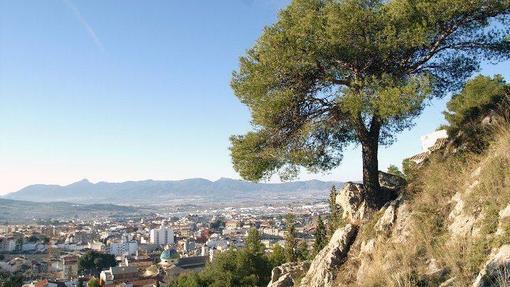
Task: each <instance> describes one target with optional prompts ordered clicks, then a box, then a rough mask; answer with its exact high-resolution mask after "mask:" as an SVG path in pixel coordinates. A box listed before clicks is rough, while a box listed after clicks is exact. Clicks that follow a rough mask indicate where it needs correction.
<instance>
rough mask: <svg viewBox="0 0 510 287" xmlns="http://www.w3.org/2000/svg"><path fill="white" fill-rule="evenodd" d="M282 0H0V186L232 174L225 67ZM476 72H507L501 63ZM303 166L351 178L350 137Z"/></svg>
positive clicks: (420, 130)
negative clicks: (335, 162)
mask: <svg viewBox="0 0 510 287" xmlns="http://www.w3.org/2000/svg"><path fill="white" fill-rule="evenodd" d="M287 3H288V1H286V0H229V1H226V0H218V1H202V0H186V1H170V0H168V1H136V0H123V1H112V0H86V1H85V0H83V1H79V0H33V1H24V0H0V194H5V193H8V192H13V191H16V190H18V189H20V188H22V187H24V186H26V185H29V184H34V183H55V184H69V183H71V182H74V181H77V180H80V179H82V178H88V179H89V180H91V181H93V182H96V181H124V180H140V179H183V178H190V177H203V178H208V179H211V180H216V179H218V178H220V177H233V178H238V175H237V174H236V173H235V171H234V170H233V169H232V167H231V162H230V157H229V151H228V146H229V142H228V137H229V136H230V135H232V134H239V133H243V132H246V131H247V130H249V129H250V125H249V119H250V117H249V113H248V110H247V109H246V107H244V106H243V105H242V104H241V103H239V101H238V100H237V99H236V98H235V97H234V95H233V93H232V91H231V89H230V86H229V81H230V78H231V73H232V71H233V70H235V69H236V68H237V66H238V58H239V56H241V55H242V54H243V53H244V52H245V50H246V49H247V48H249V47H250V46H252V45H253V43H254V41H255V40H256V39H257V38H258V36H259V35H260V34H261V31H262V28H263V27H264V26H265V25H269V24H271V23H272V22H274V21H275V19H276V14H277V12H278V10H280V9H281V8H283V7H284V6H285V5H286V4H287ZM482 72H483V73H485V74H495V73H500V74H503V75H504V76H505V77H506V78H507V79H508V78H510V65H509V64H508V63H503V64H499V65H497V66H488V65H486V66H484V68H483V69H482ZM445 102H446V99H443V100H436V101H434V102H432V103H431V105H430V107H428V108H427V109H426V110H425V112H424V113H423V115H422V116H421V117H420V118H419V120H418V121H417V125H416V126H415V127H414V128H413V129H411V130H409V131H407V132H404V133H402V134H401V135H400V136H399V138H398V139H399V140H398V142H397V143H396V144H394V145H393V146H392V147H390V148H384V149H381V151H380V166H381V169H385V168H386V167H387V166H388V165H389V164H390V163H396V164H399V163H400V162H401V160H402V159H403V158H405V157H407V156H409V155H412V154H414V153H417V152H419V150H420V141H419V136H420V135H422V134H426V133H429V132H432V131H434V129H435V128H436V127H437V126H438V125H439V124H440V123H441V122H442V115H441V111H442V110H443V109H444V104H445ZM310 178H318V179H327V180H359V179H360V178H361V158H360V151H359V149H358V148H355V147H354V148H353V149H351V150H349V151H347V153H346V155H345V159H344V162H343V163H342V165H341V166H340V167H339V168H337V169H335V170H333V171H332V172H330V173H327V174H318V175H310V174H303V175H302V176H301V178H300V179H310Z"/></svg>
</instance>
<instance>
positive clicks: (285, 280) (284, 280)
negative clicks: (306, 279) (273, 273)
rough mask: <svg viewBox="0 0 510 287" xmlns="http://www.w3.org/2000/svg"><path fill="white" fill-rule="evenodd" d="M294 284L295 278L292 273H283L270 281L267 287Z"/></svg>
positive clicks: (291, 286) (285, 286)
mask: <svg viewBox="0 0 510 287" xmlns="http://www.w3.org/2000/svg"><path fill="white" fill-rule="evenodd" d="M293 286H294V279H292V275H290V274H289V273H287V274H283V275H282V276H280V277H279V278H278V280H276V281H274V282H273V281H271V282H269V285H267V287H293Z"/></svg>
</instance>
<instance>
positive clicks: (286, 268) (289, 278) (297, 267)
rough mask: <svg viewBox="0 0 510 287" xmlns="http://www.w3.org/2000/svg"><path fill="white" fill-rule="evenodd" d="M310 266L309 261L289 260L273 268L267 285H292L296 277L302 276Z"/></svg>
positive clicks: (269, 286)
mask: <svg viewBox="0 0 510 287" xmlns="http://www.w3.org/2000/svg"><path fill="white" fill-rule="evenodd" d="M309 267H310V262H308V261H304V262H290V263H285V264H282V265H280V266H277V267H275V268H273V271H272V272H271V281H270V282H269V284H268V285H267V287H292V286H294V283H295V282H296V279H297V278H300V277H302V276H303V275H304V274H305V272H306V271H307V270H308V268H309Z"/></svg>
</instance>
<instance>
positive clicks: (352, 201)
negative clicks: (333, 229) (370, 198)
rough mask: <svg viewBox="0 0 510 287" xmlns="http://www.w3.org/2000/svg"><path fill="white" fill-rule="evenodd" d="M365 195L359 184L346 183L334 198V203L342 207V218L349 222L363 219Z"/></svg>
mask: <svg viewBox="0 0 510 287" xmlns="http://www.w3.org/2000/svg"><path fill="white" fill-rule="evenodd" d="M365 198H366V194H365V190H364V189H363V185H362V184H360V183H353V182H348V183H346V184H345V185H344V187H343V188H342V190H341V191H340V192H339V193H338V195H337V196H336V203H337V204H338V205H340V207H342V211H343V214H342V218H343V219H346V220H347V221H349V222H355V221H360V220H362V219H364V218H365V211H366V208H367V206H366V202H365Z"/></svg>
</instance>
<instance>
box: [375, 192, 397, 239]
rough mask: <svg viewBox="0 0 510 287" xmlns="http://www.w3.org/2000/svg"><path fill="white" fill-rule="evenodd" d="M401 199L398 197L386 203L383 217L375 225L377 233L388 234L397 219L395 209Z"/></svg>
mask: <svg viewBox="0 0 510 287" xmlns="http://www.w3.org/2000/svg"><path fill="white" fill-rule="evenodd" d="M401 200H402V197H401V196H399V197H398V198H397V199H395V200H393V201H391V202H389V203H387V204H386V205H385V206H384V207H383V209H384V212H383V215H382V216H381V218H379V220H378V221H377V223H376V224H375V229H376V230H377V231H379V232H388V231H389V230H390V228H391V227H392V226H393V224H394V223H395V220H396V219H397V208H398V206H399V204H400V201H401Z"/></svg>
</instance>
